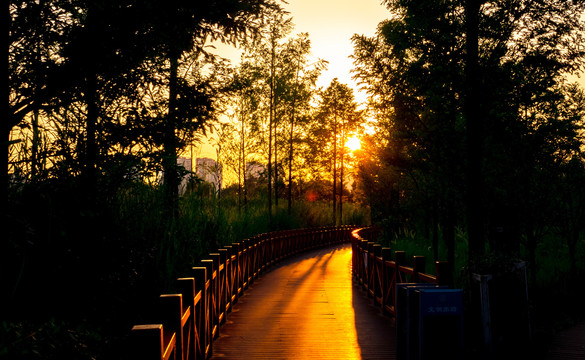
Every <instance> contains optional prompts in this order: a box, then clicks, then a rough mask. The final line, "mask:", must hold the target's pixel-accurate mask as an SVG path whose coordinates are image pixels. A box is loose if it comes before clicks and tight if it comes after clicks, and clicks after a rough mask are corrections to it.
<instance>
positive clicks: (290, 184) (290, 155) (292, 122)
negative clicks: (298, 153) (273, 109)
mask: <svg viewBox="0 0 585 360" xmlns="http://www.w3.org/2000/svg"><path fill="white" fill-rule="evenodd" d="M294 126H295V100H294V98H293V109H292V116H291V120H290V139H289V142H290V143H289V151H288V214H289V215H290V214H291V212H292V187H293V181H292V168H293V158H294V146H293V136H294Z"/></svg>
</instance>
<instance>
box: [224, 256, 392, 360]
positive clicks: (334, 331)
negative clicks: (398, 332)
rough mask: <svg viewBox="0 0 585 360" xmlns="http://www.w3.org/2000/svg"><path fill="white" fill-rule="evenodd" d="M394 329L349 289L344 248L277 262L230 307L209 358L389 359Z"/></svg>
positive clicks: (348, 264)
mask: <svg viewBox="0 0 585 360" xmlns="http://www.w3.org/2000/svg"><path fill="white" fill-rule="evenodd" d="M394 339H395V336H394V328H393V327H392V325H391V323H390V320H389V319H387V318H384V317H382V316H381V315H380V314H379V310H377V309H375V308H374V307H373V306H371V305H370V304H369V301H368V300H367V298H366V297H365V296H364V295H363V293H361V292H360V290H359V288H358V287H357V286H354V285H353V284H352V276H351V244H341V245H338V246H334V247H330V248H325V249H318V250H313V251H310V252H307V253H305V254H302V255H299V256H298V257H294V258H291V259H288V260H286V261H283V262H282V263H280V264H278V265H277V266H275V267H274V268H273V269H272V270H271V271H270V272H268V273H265V274H263V275H262V276H261V277H260V278H259V279H258V280H256V281H255V282H254V283H253V284H252V286H251V289H250V290H249V291H247V292H246V293H245V295H244V296H243V297H241V298H240V299H239V302H238V303H237V304H236V305H235V306H234V308H233V311H232V314H230V316H229V317H228V319H227V324H226V325H225V326H223V327H222V328H221V333H220V336H219V339H217V340H216V341H215V342H214V343H213V357H212V359H336V360H337V359H394V358H395V357H396V355H395V350H394V347H395V346H394Z"/></svg>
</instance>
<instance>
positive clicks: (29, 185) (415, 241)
mask: <svg viewBox="0 0 585 360" xmlns="http://www.w3.org/2000/svg"><path fill="white" fill-rule="evenodd" d="M384 4H385V5H386V6H387V8H388V10H389V15H388V20H386V21H384V22H382V23H380V24H378V28H377V32H376V34H375V35H374V36H371V37H366V36H361V35H355V36H354V37H353V44H354V55H353V59H354V62H355V70H354V71H355V72H354V75H355V78H356V80H358V81H359V83H360V84H361V86H362V87H363V88H364V89H365V90H366V91H367V93H368V95H369V103H368V104H367V105H368V106H367V110H360V108H359V106H358V104H357V103H356V101H355V98H354V96H353V90H352V89H351V88H350V87H349V86H347V85H345V84H342V83H340V82H339V81H338V80H337V79H335V80H333V81H332V82H331V84H330V85H329V86H328V87H327V88H326V89H318V88H317V85H316V83H317V79H318V77H319V76H320V74H321V72H322V71H323V70H324V69H326V66H327V61H325V60H321V59H317V60H316V61H314V60H312V59H311V56H310V52H311V42H310V35H309V34H305V33H301V34H297V35H291V33H292V31H293V29H294V25H293V20H292V18H291V17H289V16H288V14H286V13H285V12H284V11H283V10H282V9H281V8H280V4H279V3H278V2H277V1H276V0H254V1H245V0H229V1H228V0H218V1H208V2H202V1H190V2H189V1H187V2H185V1H161V0H153V1H134V0H116V1H114V0H105V1H87V0H75V1H65V0H48V1H33V0H20V1H17V0H10V1H9V4H8V15H9V17H8V18H9V23H8V116H7V118H6V120H5V121H6V122H5V124H6V125H5V126H6V127H5V135H4V140H3V141H2V143H3V144H4V145H5V146H6V154H5V156H3V157H2V158H3V160H2V164H3V171H2V180H1V184H0V187H1V191H2V213H1V216H2V222H3V223H2V224H3V229H4V234H5V235H6V237H5V240H2V242H1V248H0V253H1V254H2V255H1V256H2V259H1V263H2V271H1V272H0V273H1V274H2V286H3V288H4V289H5V290H6V299H7V300H8V302H9V306H5V307H3V311H2V322H1V323H0V335H1V338H2V343H1V344H0V354H1V355H4V354H9V356H10V355H12V354H15V355H16V356H22V357H25V358H65V357H70V356H73V357H76V358H95V357H97V358H114V357H115V353H116V350H117V349H119V347H120V346H122V344H123V338H124V336H125V332H126V331H127V330H128V329H129V326H130V324H132V323H136V322H138V320H137V318H140V317H141V316H144V315H142V314H143V313H141V310H142V309H141V308H137V307H136V306H134V300H135V299H138V298H141V300H140V303H141V304H143V305H144V306H148V305H149V303H148V301H145V300H144V299H145V298H147V297H148V296H149V295H152V294H159V293H161V292H163V291H165V290H166V289H167V288H168V287H169V286H170V283H171V281H172V280H173V279H175V278H176V277H177V276H179V275H183V274H184V273H185V272H186V271H187V269H189V268H190V266H192V265H193V264H194V263H195V262H196V261H198V260H199V258H200V256H202V255H204V254H208V253H209V252H210V251H213V250H215V249H216V248H217V247H219V246H221V245H223V244H224V243H231V242H234V241H239V240H241V239H242V238H246V237H249V236H251V235H255V234H257V233H261V232H266V231H270V230H279V229H286V228H293V227H307V226H321V225H335V224H342V223H347V224H349V223H351V224H368V223H370V222H372V223H375V224H377V225H381V226H382V227H383V229H384V230H385V231H384V233H385V236H386V240H385V241H387V242H388V244H389V245H390V244H392V245H395V244H400V247H404V248H407V247H409V246H416V247H418V248H422V249H423V250H424V251H426V252H429V253H430V254H426V255H428V256H430V255H431V254H432V256H433V257H434V259H436V260H439V259H440V260H445V258H446V260H447V261H448V262H449V264H450V265H451V267H452V270H453V271H454V272H455V274H459V275H460V276H459V277H458V282H459V285H461V286H467V287H470V286H471V285H469V283H468V282H466V278H465V277H466V276H467V278H469V276H468V275H469V274H471V273H484V272H496V273H497V272H500V271H503V270H502V269H504V268H506V267H507V266H508V265H510V264H515V263H517V262H518V260H520V259H524V260H527V261H528V275H529V279H530V291H531V292H534V293H535V294H536V296H535V299H534V300H533V301H534V305H533V307H534V309H535V310H534V313H535V314H537V315H539V316H537V317H536V319H537V320H535V323H536V325H535V327H536V329H537V331H536V334H537V336H538V335H539V334H541V333H544V334H549V333H548V332H547V331H550V330H549V329H548V328H547V326H548V325H549V324H551V323H552V324H554V321H555V319H554V316H552V315H550V317H551V319H548V318H547V316H546V315H543V314H544V313H546V311H547V310H548V309H546V308H545V307H544V306H543V304H547V302H548V301H555V302H556V303H555V304H560V301H563V302H566V303H567V306H559V305H557V308H558V309H559V310H558V311H559V312H560V311H562V310H564V309H566V310H567V311H573V312H574V311H575V308H576V307H577V305H576V304H578V302H577V301H575V300H574V299H577V298H578V297H579V296H580V294H582V290H579V289H577V287H571V286H570V285H568V284H571V283H572V281H573V280H575V281H573V282H574V283H577V282H578V281H580V280H582V278H583V276H584V274H585V268H583V262H582V261H580V260H581V259H582V258H583V256H585V245H584V244H585V222H584V221H583V219H585V191H583V184H584V183H585V140H584V137H585V94H584V90H583V89H582V88H580V87H579V86H578V85H577V84H571V83H569V82H568V81H567V75H568V74H576V73H579V72H582V71H583V69H584V66H585V45H584V43H585V40H584V37H585V24H584V22H583V13H584V11H585V4H584V3H583V2H582V1H565V0H543V1H523V0H509V1H484V0H449V1H430V0H429V1H412V0H386V1H384ZM372 26H373V27H374V26H375V24H372ZM213 41H215V42H222V43H226V44H229V45H238V46H241V48H242V50H243V55H242V58H241V61H240V63H239V64H237V65H235V66H232V64H230V63H229V62H228V61H227V60H225V59H222V58H220V57H219V56H217V55H214V54H213V53H212V52H211V51H210V49H212V47H210V46H209V45H210V44H211V43H212V42H213ZM367 119H370V120H371V121H369V126H370V127H371V129H367V128H366V127H365V126H364V124H365V123H366V121H367ZM366 130H368V131H366ZM370 130H371V131H370ZM355 132H359V133H360V134H361V140H362V149H361V150H359V151H356V152H355V153H354V154H352V155H351V156H350V154H349V152H348V151H347V148H346V146H345V144H346V141H347V138H348V136H349V135H350V134H352V133H355ZM209 133H214V136H215V137H214V140H212V143H213V146H214V147H215V148H216V155H217V156H216V160H217V166H215V167H214V168H213V169H207V170H208V171H211V172H215V175H217V176H219V173H220V170H219V169H220V168H221V169H222V170H223V173H224V175H225V176H226V178H227V177H231V179H230V180H229V181H225V182H228V183H231V185H228V186H226V187H225V188H224V189H223V190H222V189H216V190H217V191H213V189H212V185H211V184H208V183H205V182H204V181H202V180H201V179H199V178H198V177H197V176H196V175H195V174H194V173H189V171H187V170H186V169H185V168H183V166H181V165H179V162H178V159H179V157H182V156H185V154H186V153H187V152H188V150H189V148H190V147H191V146H193V144H197V143H198V142H199V141H200V140H201V138H202V137H204V136H206V135H208V134H209ZM352 171H353V173H351V172H352ZM348 172H349V173H350V174H348ZM236 179H237V180H236ZM182 181H186V182H188V186H186V187H185V188H186V189H187V190H186V193H184V194H182V195H181V196H180V195H179V191H180V190H179V189H180V186H179V184H180V183H181V182H182ZM350 187H351V190H350ZM220 194H221V196H220ZM285 197H286V199H287V204H286V206H282V205H283V204H281V203H279V199H284V198H285ZM348 202H351V203H352V204H348ZM267 220H268V221H267ZM405 250H406V249H405ZM558 259H561V260H562V261H556V260H558ZM559 269H560V270H559ZM561 277H564V278H566V279H567V281H566V282H563V281H561V280H560V279H559V278H561ZM551 289H552V290H551ZM551 291H554V292H558V293H561V294H563V295H565V297H564V298H563V299H562V300H558V299H555V298H553V297H551V296H550V295H546V293H547V292H551ZM579 291H581V293H579ZM39 296H42V297H43V300H42V301H39V300H38V298H39ZM154 298H155V297H153V299H154ZM571 304H572V306H569V305H571ZM543 309H545V310H543ZM557 313H558V312H557ZM571 315H572V314H571ZM537 339H538V338H537ZM37 340H38V341H37ZM50 344H57V345H56V346H54V347H52V346H51V345H50Z"/></svg>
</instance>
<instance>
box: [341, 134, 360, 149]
mask: <svg viewBox="0 0 585 360" xmlns="http://www.w3.org/2000/svg"><path fill="white" fill-rule="evenodd" d="M345 146H347V148H348V149H349V150H351V151H352V152H354V151H356V150H359V149H360V148H361V147H362V143H361V141H360V139H359V138H358V137H357V136H355V135H354V136H352V137H350V138H349V139H347V142H346V143H345Z"/></svg>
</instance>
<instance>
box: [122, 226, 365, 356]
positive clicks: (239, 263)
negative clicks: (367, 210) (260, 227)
mask: <svg viewBox="0 0 585 360" xmlns="http://www.w3.org/2000/svg"><path fill="white" fill-rule="evenodd" d="M355 229H356V227H355V226H339V227H325V228H316V229H297V230H286V231H279V232H273V233H267V234H261V235H257V236H254V237H252V238H250V239H245V240H242V241H241V242H238V243H232V244H231V245H229V246H225V247H224V248H221V249H219V250H218V251H217V252H215V253H212V254H209V257H210V258H209V259H205V260H201V266H199V267H194V268H193V273H192V277H185V278H180V279H178V280H177V286H176V288H177V289H176V290H177V293H176V294H164V295H161V309H159V310H155V311H156V312H159V313H161V314H162V316H161V324H148V325H136V326H134V327H133V328H132V331H131V334H130V338H131V340H130V342H129V347H130V349H128V350H129V351H128V354H130V355H129V357H130V358H135V359H157V360H159V359H160V360H168V359H177V360H196V359H207V358H209V357H210V356H211V354H212V352H213V340H214V339H216V338H217V337H218V336H219V332H220V330H221V326H222V325H223V324H224V323H225V322H226V319H227V316H228V314H229V313H230V312H231V309H232V308H233V305H234V304H235V303H237V302H238V299H239V297H240V296H241V295H242V294H243V293H244V292H245V291H246V289H248V287H249V286H250V284H252V283H253V282H254V280H255V279H257V278H258V277H259V276H260V275H261V274H262V273H263V272H265V271H266V270H267V269H269V268H270V267H271V266H272V265H274V264H275V263H277V262H278V261H281V260H283V259H285V258H287V257H290V256H292V255H295V254H298V253H299V252H302V251H307V250H311V249H314V248H317V247H324V246H330V245H333V244H338V243H343V242H350V241H353V240H352V231H354V230H355ZM365 229H369V228H365ZM365 229H362V230H364V231H365ZM371 235H372V236H373V235H374V234H373V233H372V234H371ZM364 236H368V235H366V233H365V232H364ZM371 239H373V237H372V238H371ZM354 254H355V252H354ZM354 266H355V265H354Z"/></svg>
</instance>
